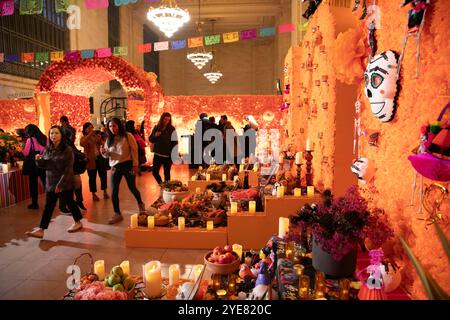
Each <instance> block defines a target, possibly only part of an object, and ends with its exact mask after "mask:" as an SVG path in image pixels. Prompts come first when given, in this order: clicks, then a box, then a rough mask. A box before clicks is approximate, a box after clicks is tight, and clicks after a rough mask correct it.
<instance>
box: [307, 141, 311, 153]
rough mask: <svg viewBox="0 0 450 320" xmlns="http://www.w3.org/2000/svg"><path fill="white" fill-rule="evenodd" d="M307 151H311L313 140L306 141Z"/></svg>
mask: <svg viewBox="0 0 450 320" xmlns="http://www.w3.org/2000/svg"><path fill="white" fill-rule="evenodd" d="M306 151H311V140H309V139H306Z"/></svg>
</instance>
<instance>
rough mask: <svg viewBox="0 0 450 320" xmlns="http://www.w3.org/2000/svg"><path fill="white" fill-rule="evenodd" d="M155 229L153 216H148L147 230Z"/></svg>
mask: <svg viewBox="0 0 450 320" xmlns="http://www.w3.org/2000/svg"><path fill="white" fill-rule="evenodd" d="M154 227H155V217H154V216H148V217H147V228H148V229H153V228H154Z"/></svg>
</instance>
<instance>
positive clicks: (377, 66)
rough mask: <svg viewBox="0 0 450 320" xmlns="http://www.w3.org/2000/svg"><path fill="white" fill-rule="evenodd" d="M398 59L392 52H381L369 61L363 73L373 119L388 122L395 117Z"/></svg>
mask: <svg viewBox="0 0 450 320" xmlns="http://www.w3.org/2000/svg"><path fill="white" fill-rule="evenodd" d="M397 71H398V58H397V55H396V53H395V52H394V51H386V52H382V53H380V54H378V55H376V56H375V57H373V58H372V60H370V62H369V64H368V65H367V69H366V72H365V73H364V82H365V86H366V90H365V92H366V96H367V98H369V101H370V108H371V110H372V113H373V115H374V116H375V117H377V118H378V119H379V120H380V121H382V122H389V121H391V120H392V119H393V118H394V115H395V109H396V106H395V97H396V95H397V89H398V88H397V80H398V74H397Z"/></svg>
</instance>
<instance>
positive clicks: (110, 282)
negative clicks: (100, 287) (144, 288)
mask: <svg viewBox="0 0 450 320" xmlns="http://www.w3.org/2000/svg"><path fill="white" fill-rule="evenodd" d="M103 283H104V285H105V288H112V290H113V291H120V292H124V293H126V295H127V298H128V300H132V299H133V298H134V295H135V294H136V281H135V280H133V279H132V278H131V277H130V275H128V274H126V273H124V272H123V269H122V268H121V267H120V266H115V267H113V268H112V269H111V272H110V274H109V275H107V276H106V277H105V280H104V281H103Z"/></svg>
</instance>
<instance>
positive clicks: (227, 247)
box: [223, 244, 233, 252]
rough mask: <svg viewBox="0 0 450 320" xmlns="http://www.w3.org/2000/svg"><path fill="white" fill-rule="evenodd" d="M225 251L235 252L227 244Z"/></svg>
mask: <svg viewBox="0 0 450 320" xmlns="http://www.w3.org/2000/svg"><path fill="white" fill-rule="evenodd" d="M223 249H224V250H225V252H233V247H232V246H230V245H229V244H227V245H226V246H225V247H223Z"/></svg>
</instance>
